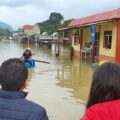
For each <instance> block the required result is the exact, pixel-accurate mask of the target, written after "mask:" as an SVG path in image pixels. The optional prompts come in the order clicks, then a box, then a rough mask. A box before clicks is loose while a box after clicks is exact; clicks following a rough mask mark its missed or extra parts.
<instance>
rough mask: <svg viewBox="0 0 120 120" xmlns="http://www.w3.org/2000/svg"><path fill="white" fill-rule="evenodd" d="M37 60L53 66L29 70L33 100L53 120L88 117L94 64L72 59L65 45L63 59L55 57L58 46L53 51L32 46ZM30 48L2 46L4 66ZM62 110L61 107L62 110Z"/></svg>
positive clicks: (61, 56)
mask: <svg viewBox="0 0 120 120" xmlns="http://www.w3.org/2000/svg"><path fill="white" fill-rule="evenodd" d="M30 47H31V50H32V52H33V53H36V54H35V55H34V56H33V58H34V59H38V60H44V61H49V62H50V63H51V64H45V63H37V62H36V67H35V68H34V69H31V70H29V77H28V80H29V81H30V86H29V91H30V93H29V95H28V97H27V99H30V100H32V101H34V102H37V103H38V104H41V105H43V106H44V107H45V108H46V109H47V111H48V115H49V117H50V120H78V119H79V118H80V116H82V115H83V114H84V109H85V105H84V103H85V102H86V101H87V96H88V92H89V88H90V84H91V76H92V72H93V71H92V69H91V66H90V63H87V62H84V61H83V62H80V61H79V60H76V59H74V60H72V61H71V60H70V50H69V46H61V55H60V57H58V58H56V57H55V46H54V44H53V46H52V48H51V50H50V49H45V48H44V47H38V46H36V45H33V46H30ZM26 48H27V45H25V44H20V43H14V42H11V43H10V42H3V43H0V63H2V62H3V61H4V60H6V59H8V58H13V57H20V56H21V55H22V53H23V51H24V50H25V49H26ZM58 107H59V108H58Z"/></svg>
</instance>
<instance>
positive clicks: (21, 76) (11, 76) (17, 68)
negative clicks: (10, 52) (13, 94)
mask: <svg viewBox="0 0 120 120" xmlns="http://www.w3.org/2000/svg"><path fill="white" fill-rule="evenodd" d="M27 77H28V69H27V68H26V66H25V64H24V63H23V62H22V61H21V60H19V59H8V60H6V61H5V62H3V63H2V65H1V66H0V84H1V86H2V89H3V90H7V91H18V90H21V88H22V87H23V86H24V85H25V82H26V80H27Z"/></svg>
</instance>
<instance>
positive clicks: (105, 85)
mask: <svg viewBox="0 0 120 120" xmlns="http://www.w3.org/2000/svg"><path fill="white" fill-rule="evenodd" d="M117 99H120V66H119V65H117V64H115V63H104V64H103V65H101V66H100V67H99V68H98V69H97V70H96V71H95V72H94V74H93V78H92V85H91V89H90V94H89V99H88V103H87V106H86V108H89V107H90V106H92V105H94V104H97V103H103V102H107V101H112V100H117Z"/></svg>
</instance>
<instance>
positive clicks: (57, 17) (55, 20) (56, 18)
mask: <svg viewBox="0 0 120 120" xmlns="http://www.w3.org/2000/svg"><path fill="white" fill-rule="evenodd" d="M62 20H63V16H62V15H61V14H60V13H56V12H52V13H51V14H50V16H49V21H50V22H51V23H52V24H61V21H62Z"/></svg>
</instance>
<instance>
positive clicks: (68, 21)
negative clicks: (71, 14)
mask: <svg viewBox="0 0 120 120" xmlns="http://www.w3.org/2000/svg"><path fill="white" fill-rule="evenodd" d="M72 20H73V19H69V20H65V21H64V22H63V24H61V26H60V28H65V27H67V26H68V25H69V24H70V22H71V21H72Z"/></svg>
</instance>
